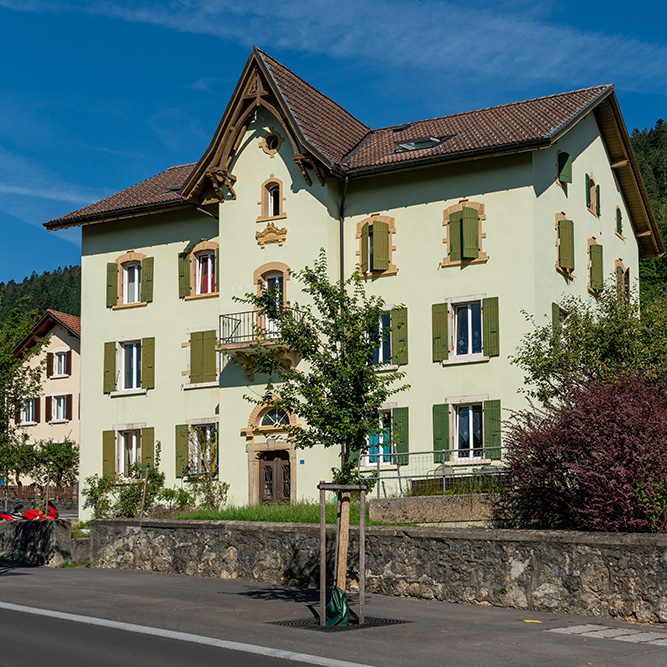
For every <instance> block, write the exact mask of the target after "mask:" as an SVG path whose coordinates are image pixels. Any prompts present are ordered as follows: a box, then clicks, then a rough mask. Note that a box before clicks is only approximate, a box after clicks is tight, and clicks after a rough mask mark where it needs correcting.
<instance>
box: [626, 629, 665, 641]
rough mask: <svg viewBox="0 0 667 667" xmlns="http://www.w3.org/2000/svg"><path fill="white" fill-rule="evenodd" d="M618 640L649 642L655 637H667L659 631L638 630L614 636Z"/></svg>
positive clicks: (655, 638)
mask: <svg viewBox="0 0 667 667" xmlns="http://www.w3.org/2000/svg"><path fill="white" fill-rule="evenodd" d="M614 639H615V640H616V641H619V642H637V643H639V642H649V641H656V640H657V639H667V635H665V634H664V633H661V632H638V633H635V634H632V635H623V636H621V637H614Z"/></svg>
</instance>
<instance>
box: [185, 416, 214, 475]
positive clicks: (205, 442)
mask: <svg viewBox="0 0 667 667" xmlns="http://www.w3.org/2000/svg"><path fill="white" fill-rule="evenodd" d="M217 438H218V436H217V426H216V424H198V425H197V426H192V427H191V433H190V443H189V444H190V447H189V455H190V456H189V466H188V472H189V474H191V475H201V474H210V473H215V472H217V449H218V440H217Z"/></svg>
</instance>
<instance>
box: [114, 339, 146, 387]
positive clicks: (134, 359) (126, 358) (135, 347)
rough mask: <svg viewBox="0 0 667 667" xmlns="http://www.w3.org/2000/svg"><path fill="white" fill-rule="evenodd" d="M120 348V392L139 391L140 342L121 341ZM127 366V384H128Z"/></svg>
mask: <svg viewBox="0 0 667 667" xmlns="http://www.w3.org/2000/svg"><path fill="white" fill-rule="evenodd" d="M119 346H120V359H121V364H120V387H121V390H122V391H137V390H139V389H141V388H142V387H141V341H140V340H132V341H123V342H122V343H119ZM128 364H129V365H130V368H129V371H130V372H129V382H128Z"/></svg>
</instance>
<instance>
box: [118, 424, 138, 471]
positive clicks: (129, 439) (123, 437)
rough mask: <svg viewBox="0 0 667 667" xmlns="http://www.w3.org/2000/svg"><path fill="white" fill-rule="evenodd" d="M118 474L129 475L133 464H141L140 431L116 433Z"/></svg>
mask: <svg viewBox="0 0 667 667" xmlns="http://www.w3.org/2000/svg"><path fill="white" fill-rule="evenodd" d="M118 449H119V452H118V454H119V456H118V462H119V466H118V472H119V473H120V474H121V475H129V473H130V471H131V470H132V466H133V465H134V464H135V463H141V431H140V430H139V429H133V430H131V431H119V432H118Z"/></svg>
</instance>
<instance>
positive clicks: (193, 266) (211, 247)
mask: <svg viewBox="0 0 667 667" xmlns="http://www.w3.org/2000/svg"><path fill="white" fill-rule="evenodd" d="M218 248H219V245H218V244H217V243H216V242H215V241H209V240H208V239H202V240H201V241H200V242H199V243H197V245H195V246H194V247H193V248H192V249H191V250H190V251H189V258H190V295H189V296H186V297H184V301H194V300H195V299H210V298H211V297H214V296H218V295H219V292H217V291H215V292H207V293H206V294H197V255H198V254H199V253H202V252H215V251H216V250H218ZM216 280H218V281H219V280H220V276H216Z"/></svg>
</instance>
